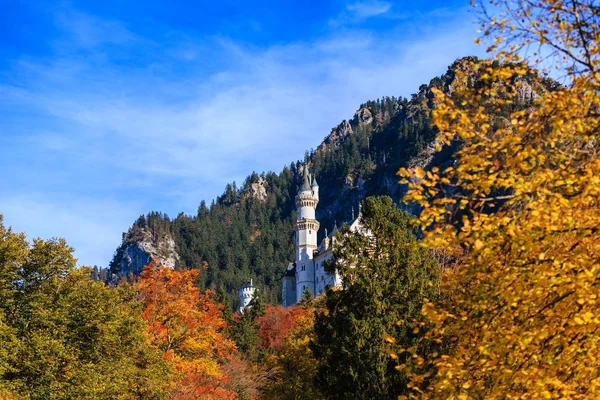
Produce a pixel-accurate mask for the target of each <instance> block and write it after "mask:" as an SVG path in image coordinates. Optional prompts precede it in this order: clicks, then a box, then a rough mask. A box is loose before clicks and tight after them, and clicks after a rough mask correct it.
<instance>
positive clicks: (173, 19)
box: [0, 0, 482, 266]
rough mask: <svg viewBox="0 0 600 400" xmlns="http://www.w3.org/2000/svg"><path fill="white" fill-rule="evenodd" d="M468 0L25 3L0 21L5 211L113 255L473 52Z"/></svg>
mask: <svg viewBox="0 0 600 400" xmlns="http://www.w3.org/2000/svg"><path fill="white" fill-rule="evenodd" d="M469 11H470V10H469V5H468V1H454V0H447V1H437V0H431V1H420V0H416V1H410V2H409V1H398V2H391V1H390V2H387V1H361V0H358V1H350V2H346V1H330V2H327V1H318V2H317V1H314V2H312V1H264V2H261V1H254V2H247V1H227V0H225V1H223V0H221V1H218V2H216V1H206V2H205V1H183V0H171V1H147V0H146V1H140V0H133V1H122V0H119V1H114V0H103V1H82V2H68V1H64V2H60V1H27V2H25V1H23V2H20V3H19V4H11V5H10V6H5V7H3V13H2V15H0V139H1V142H0V143H1V145H0V213H1V214H4V218H5V224H8V225H11V226H12V227H13V229H14V230H17V231H25V232H26V233H27V234H28V235H29V236H30V237H42V238H50V237H65V238H66V239H67V241H68V243H69V244H71V245H72V246H73V247H75V254H76V256H77V257H78V258H79V262H80V264H83V265H93V264H97V265H103V266H105V265H107V264H108V262H109V261H110V258H111V257H112V254H113V252H114V250H115V248H116V247H117V246H118V244H119V242H120V239H121V233H122V232H124V231H126V230H127V229H128V227H129V226H130V225H131V223H132V222H133V221H134V220H135V219H136V218H137V217H138V216H139V215H141V214H145V213H147V212H149V211H151V210H157V211H163V212H166V213H167V214H169V215H170V216H172V217H174V216H176V215H177V214H178V213H179V212H184V213H186V214H194V213H195V212H196V209H197V207H198V204H199V203H200V200H202V199H206V200H207V201H210V200H211V199H213V198H214V197H216V196H217V195H218V194H220V193H221V192H222V190H223V188H224V187H225V184H226V183H227V182H231V181H234V180H235V181H237V182H241V181H243V179H244V178H245V176H246V175H248V174H249V173H251V172H252V171H257V172H260V171H266V170H274V171H279V170H280V169H281V168H282V167H283V166H284V165H287V164H289V163H290V162H291V161H293V160H297V159H300V158H302V157H303V154H304V151H305V150H307V149H310V148H314V147H316V146H317V145H318V144H319V143H320V141H321V140H322V139H323V138H324V137H325V136H326V135H327V134H328V133H329V131H330V130H331V128H332V127H334V126H335V125H337V124H338V123H339V122H341V120H343V119H347V118H351V117H352V115H353V114H354V112H355V111H356V108H357V107H358V105H359V104H360V103H362V102H365V101H366V100H370V99H375V98H378V97H381V96H386V95H389V96H392V95H393V96H406V97H408V96H410V94H411V93H413V92H415V91H416V90H417V88H418V87H419V85H421V84H422V83H426V82H428V81H429V80H430V79H431V78H432V77H433V76H436V75H440V74H441V73H443V72H444V71H445V70H446V67H447V66H448V64H450V63H451V62H452V61H453V60H455V59H456V58H458V57H461V56H465V55H470V54H475V55H481V54H482V49H481V48H478V47H477V46H475V45H474V43H473V38H474V37H475V35H476V33H475V30H476V26H475V25H474V24H473V20H474V17H473V16H472V14H471V13H470V12H469Z"/></svg>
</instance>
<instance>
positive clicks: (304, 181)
mask: <svg viewBox="0 0 600 400" xmlns="http://www.w3.org/2000/svg"><path fill="white" fill-rule="evenodd" d="M305 190H310V178H309V177H308V165H306V164H304V171H303V172H302V187H301V188H300V191H301V192H303V191H305Z"/></svg>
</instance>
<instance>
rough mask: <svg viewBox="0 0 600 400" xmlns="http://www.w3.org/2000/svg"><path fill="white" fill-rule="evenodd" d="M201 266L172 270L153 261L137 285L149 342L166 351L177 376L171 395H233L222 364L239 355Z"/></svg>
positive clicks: (227, 397)
mask: <svg viewBox="0 0 600 400" xmlns="http://www.w3.org/2000/svg"><path fill="white" fill-rule="evenodd" d="M198 274H199V271H198V270H188V271H174V270H172V269H170V268H166V267H163V266H158V265H156V263H151V264H150V265H148V266H146V267H145V268H144V271H143V272H142V274H141V276H140V278H139V280H138V281H137V282H136V287H137V289H138V290H139V292H140V293H141V296H142V299H143V301H144V311H143V316H144V318H145V319H146V320H147V321H148V323H149V328H148V329H149V340H150V342H151V343H152V344H153V345H154V346H156V347H158V348H159V349H160V350H162V351H163V353H164V358H165V359H166V360H167V361H168V362H169V363H170V364H171V365H172V367H173V371H174V374H175V376H174V377H173V381H174V383H173V387H172V390H171V398H172V399H181V400H183V399H186V400H189V399H220V400H221V399H234V398H236V394H235V392H233V391H232V390H229V389H228V388H227V385H228V381H229V377H228V376H227V375H226V374H225V373H224V372H223V368H222V366H223V364H225V363H226V362H227V361H229V360H230V359H231V357H232V356H233V355H234V354H235V352H236V348H235V345H234V343H233V342H232V341H231V340H229V339H228V338H227V337H225V335H224V330H225V328H226V327H227V324H226V322H225V321H224V320H223V317H222V312H221V306H220V305H218V304H217V303H215V302H214V301H213V293H212V292H211V291H208V290H207V291H206V292H204V293H201V292H200V290H199V289H198V287H197V286H196V285H195V282H196V280H197V278H198Z"/></svg>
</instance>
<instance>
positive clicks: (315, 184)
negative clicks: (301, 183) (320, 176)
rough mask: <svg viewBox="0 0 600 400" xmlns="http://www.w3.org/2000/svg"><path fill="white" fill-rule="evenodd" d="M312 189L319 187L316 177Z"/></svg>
mask: <svg viewBox="0 0 600 400" xmlns="http://www.w3.org/2000/svg"><path fill="white" fill-rule="evenodd" d="M312 187H319V184H318V183H317V177H316V176H315V177H314V178H313V181H312Z"/></svg>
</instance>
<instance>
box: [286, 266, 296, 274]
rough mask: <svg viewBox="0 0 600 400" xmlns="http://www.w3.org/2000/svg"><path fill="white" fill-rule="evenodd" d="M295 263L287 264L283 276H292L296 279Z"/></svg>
mask: <svg viewBox="0 0 600 400" xmlns="http://www.w3.org/2000/svg"><path fill="white" fill-rule="evenodd" d="M294 264H295V263H289V264H288V266H287V269H286V271H285V276H293V277H296V266H295V265H294Z"/></svg>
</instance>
